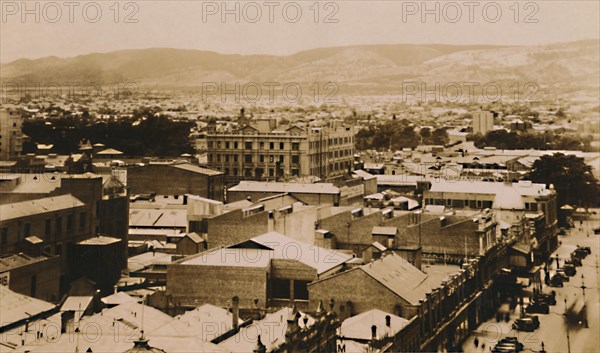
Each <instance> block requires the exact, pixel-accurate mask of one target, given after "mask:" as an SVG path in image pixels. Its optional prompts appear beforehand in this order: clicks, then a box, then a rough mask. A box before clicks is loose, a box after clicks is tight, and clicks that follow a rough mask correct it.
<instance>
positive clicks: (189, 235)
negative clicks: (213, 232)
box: [184, 232, 204, 244]
mask: <svg viewBox="0 0 600 353" xmlns="http://www.w3.org/2000/svg"><path fill="white" fill-rule="evenodd" d="M184 237H187V238H190V239H191V240H192V241H193V242H194V243H196V244H198V243H202V242H203V241H204V239H202V237H201V236H200V235H198V233H196V232H191V233H187V234H186V235H185V236H184Z"/></svg>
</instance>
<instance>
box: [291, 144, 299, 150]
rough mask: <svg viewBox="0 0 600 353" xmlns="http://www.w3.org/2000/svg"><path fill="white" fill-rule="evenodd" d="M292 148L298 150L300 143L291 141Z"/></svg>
mask: <svg viewBox="0 0 600 353" xmlns="http://www.w3.org/2000/svg"><path fill="white" fill-rule="evenodd" d="M292 150H293V151H299V150H300V143H299V142H292Z"/></svg>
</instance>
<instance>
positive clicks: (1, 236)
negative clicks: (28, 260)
mask: <svg viewBox="0 0 600 353" xmlns="http://www.w3.org/2000/svg"><path fill="white" fill-rule="evenodd" d="M6 244H8V228H2V232H1V233H0V246H2V247H4V246H5V245H6Z"/></svg>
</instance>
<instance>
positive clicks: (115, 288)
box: [113, 285, 118, 294]
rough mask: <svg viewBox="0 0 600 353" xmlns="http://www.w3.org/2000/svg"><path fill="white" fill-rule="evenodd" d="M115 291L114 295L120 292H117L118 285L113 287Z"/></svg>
mask: <svg viewBox="0 0 600 353" xmlns="http://www.w3.org/2000/svg"><path fill="white" fill-rule="evenodd" d="M113 289H114V290H115V291H114V294H117V292H118V291H117V286H116V285H115V286H113Z"/></svg>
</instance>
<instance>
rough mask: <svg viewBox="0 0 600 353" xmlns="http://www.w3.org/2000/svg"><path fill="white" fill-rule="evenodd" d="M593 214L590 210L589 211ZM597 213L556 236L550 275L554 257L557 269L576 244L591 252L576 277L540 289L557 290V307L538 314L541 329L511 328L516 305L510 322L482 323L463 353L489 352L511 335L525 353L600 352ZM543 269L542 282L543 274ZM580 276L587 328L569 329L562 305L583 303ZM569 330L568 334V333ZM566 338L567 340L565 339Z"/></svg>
mask: <svg viewBox="0 0 600 353" xmlns="http://www.w3.org/2000/svg"><path fill="white" fill-rule="evenodd" d="M590 211H592V210H590ZM594 211H595V212H596V214H591V215H590V216H589V218H588V219H587V220H585V221H583V224H582V225H581V224H580V222H579V221H575V223H574V225H575V227H574V228H572V229H570V230H569V232H568V233H567V235H566V236H559V242H560V245H559V248H558V249H557V250H556V252H554V253H553V254H552V259H553V261H552V265H551V268H550V274H554V270H555V269H556V260H554V259H555V258H556V255H558V257H559V262H560V266H561V267H562V265H563V263H564V260H565V259H569V257H570V254H571V252H572V251H573V250H575V248H576V247H577V245H580V246H589V247H590V249H591V251H592V253H591V255H588V256H587V257H586V258H585V259H583V261H582V266H581V267H577V274H576V275H575V276H573V277H570V281H569V282H565V283H564V287H563V288H553V287H549V286H546V285H545V284H544V286H543V292H544V293H550V292H551V291H552V290H555V291H556V301H557V303H556V305H554V306H550V313H549V314H547V315H544V314H539V319H540V327H539V328H538V329H537V330H535V331H534V332H522V331H516V330H514V329H512V323H513V322H514V320H515V319H517V318H518V317H519V313H520V307H519V305H517V308H516V310H515V311H514V313H511V317H510V321H509V322H505V321H501V322H496V319H495V318H492V319H491V320H489V321H487V322H484V323H483V324H481V325H480V326H479V327H478V328H477V330H476V331H475V332H473V333H472V334H471V336H470V337H469V338H468V339H467V340H466V341H465V342H464V343H463V350H464V351H465V352H489V351H490V350H491V349H492V348H493V347H494V345H495V344H496V343H497V341H498V340H499V339H501V338H503V337H507V336H513V337H517V338H518V340H519V341H520V342H521V343H523V344H524V346H525V348H524V352H539V351H540V350H541V349H542V342H543V344H544V349H545V351H546V352H569V351H570V352H572V353H579V352H582V353H583V352H598V351H599V350H600V348H599V347H600V330H599V329H598V328H599V327H600V322H599V316H600V315H599V312H600V303H599V294H600V293H599V292H600V290H599V287H598V283H599V282H600V274H599V272H598V254H599V252H600V251H599V250H600V246H599V243H600V235H596V234H594V231H593V229H594V228H597V227H598V226H600V211H599V210H597V209H596V210H594ZM543 272H544V271H543V270H542V280H543V279H544V275H545V273H543ZM582 275H583V281H584V285H585V303H586V305H587V317H588V326H589V328H585V325H584V323H583V322H582V323H580V324H572V325H570V326H569V327H568V330H567V325H566V320H565V316H564V313H565V302H564V300H565V299H566V300H567V307H570V306H571V305H572V303H574V302H576V301H583V295H584V293H583V290H582ZM523 291H524V295H523V296H524V298H525V305H526V304H527V302H528V298H529V297H530V296H531V295H532V293H533V288H532V286H529V287H527V288H524V290H523ZM567 331H568V334H567ZM567 335H568V336H569V338H568V339H567ZM476 337H477V338H478V341H479V342H478V343H479V344H478V346H477V347H476V346H475V343H474V340H475V338H476Z"/></svg>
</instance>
